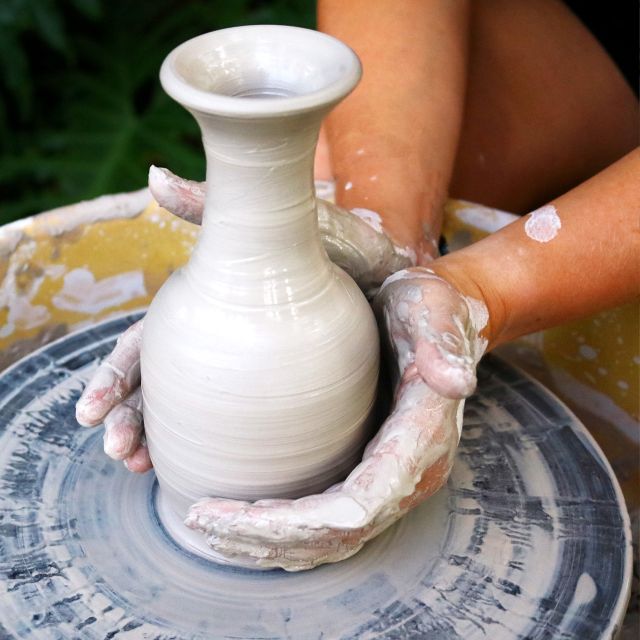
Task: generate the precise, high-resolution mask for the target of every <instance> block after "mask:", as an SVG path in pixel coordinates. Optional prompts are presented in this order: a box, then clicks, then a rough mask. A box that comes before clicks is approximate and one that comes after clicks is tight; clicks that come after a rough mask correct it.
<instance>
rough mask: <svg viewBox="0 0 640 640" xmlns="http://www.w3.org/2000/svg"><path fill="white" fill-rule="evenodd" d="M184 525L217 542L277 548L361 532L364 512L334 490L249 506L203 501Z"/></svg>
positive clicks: (242, 503)
mask: <svg viewBox="0 0 640 640" xmlns="http://www.w3.org/2000/svg"><path fill="white" fill-rule="evenodd" d="M185 524H186V525H187V526H188V527H190V528H192V529H198V530H200V531H203V532H205V533H207V534H209V535H214V536H215V537H216V538H219V539H221V540H222V539H227V538H228V539H234V540H237V539H245V540H253V541H256V542H258V541H259V542H260V543H261V544H269V545H272V546H278V545H281V544H283V543H284V542H286V543H288V544H292V543H295V542H304V543H305V544H307V545H309V544H314V543H317V542H319V541H320V540H321V539H322V538H324V537H325V536H326V535H327V533H328V532H330V531H341V532H344V531H349V530H355V529H361V528H362V527H363V526H365V525H366V524H367V513H366V511H365V510H364V509H363V508H362V506H361V505H359V504H358V503H357V501H356V500H354V499H353V498H351V497H350V496H346V495H344V493H342V492H340V491H337V492H333V493H329V494H319V495H314V496H309V497H306V498H300V499H298V500H288V501H280V500H278V501H271V500H268V501H258V502H255V503H253V504H251V503H247V502H241V501H235V500H226V499H222V498H207V499H205V500H201V501H199V502H197V503H196V504H194V505H193V506H192V507H191V509H190V510H189V514H188V516H187V519H186V520H185Z"/></svg>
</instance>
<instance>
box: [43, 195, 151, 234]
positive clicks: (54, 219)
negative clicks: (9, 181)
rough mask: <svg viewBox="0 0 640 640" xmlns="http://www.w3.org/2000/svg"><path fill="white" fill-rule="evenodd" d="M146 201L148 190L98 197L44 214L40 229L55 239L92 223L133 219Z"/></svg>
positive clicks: (148, 197) (145, 204) (144, 205)
mask: <svg viewBox="0 0 640 640" xmlns="http://www.w3.org/2000/svg"><path fill="white" fill-rule="evenodd" d="M150 201H151V194H150V193H149V190H148V189H140V190H139V191H132V192H130V193H118V194H115V195H106V196H100V197H99V198H94V199H93V200H86V201H84V202H78V203H77V204H72V205H68V206H65V207H59V208H57V209H52V210H51V211H47V212H46V215H45V216H44V217H43V218H42V220H43V226H44V228H45V229H46V231H47V232H48V233H49V234H51V235H52V236H57V235H61V234H63V233H66V232H68V231H72V230H73V229H76V228H77V227H80V226H83V225H88V224H91V223H93V222H100V221H104V220H115V219H120V218H135V217H136V216H138V215H139V214H140V213H142V211H143V210H144V209H145V207H146V206H147V205H148V204H149V202H150Z"/></svg>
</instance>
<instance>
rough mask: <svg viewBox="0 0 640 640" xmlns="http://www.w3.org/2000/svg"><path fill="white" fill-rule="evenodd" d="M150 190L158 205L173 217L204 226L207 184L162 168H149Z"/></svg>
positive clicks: (152, 166)
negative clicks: (187, 178) (203, 212)
mask: <svg viewBox="0 0 640 640" xmlns="http://www.w3.org/2000/svg"><path fill="white" fill-rule="evenodd" d="M149 189H150V191H151V195H152V196H153V197H154V198H155V199H156V200H157V201H158V204H159V205H160V206H161V207H163V208H165V209H167V210H168V211H170V212H171V213H173V215H175V216H178V217H179V218H182V219H183V220H186V221H187V222H191V223H193V224H202V211H203V209H204V198H205V194H206V182H195V181H194V180H185V179H184V178H181V177H180V176H177V175H175V174H174V173H171V171H169V169H164V168H162V167H155V166H154V165H151V166H150V167H149Z"/></svg>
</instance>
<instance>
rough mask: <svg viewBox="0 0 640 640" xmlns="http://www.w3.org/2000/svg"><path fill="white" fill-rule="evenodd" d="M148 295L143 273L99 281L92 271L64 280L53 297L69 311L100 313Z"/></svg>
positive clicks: (78, 272) (74, 273)
mask: <svg viewBox="0 0 640 640" xmlns="http://www.w3.org/2000/svg"><path fill="white" fill-rule="evenodd" d="M146 295H147V290H146V288H145V286H144V274H143V273H142V271H128V272H127V273H120V274H118V275H115V276H111V277H109V278H103V279H102V280H96V279H95V276H94V275H93V273H91V271H89V270H88V269H74V270H73V271H70V272H69V273H67V275H66V276H65V277H64V285H63V287H62V289H61V291H60V292H59V293H57V294H56V295H55V296H54V297H53V304H54V305H55V306H56V307H57V308H58V309H63V310H66V311H76V312H79V313H98V312H100V311H102V310H104V309H108V308H109V307H116V306H118V305H121V304H124V303H125V302H129V301H131V300H134V299H136V298H140V297H143V296H146Z"/></svg>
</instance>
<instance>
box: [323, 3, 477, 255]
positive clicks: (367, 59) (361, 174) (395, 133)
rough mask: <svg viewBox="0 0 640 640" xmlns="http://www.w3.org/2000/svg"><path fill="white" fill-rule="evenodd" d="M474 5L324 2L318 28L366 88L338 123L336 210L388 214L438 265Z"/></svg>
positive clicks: (391, 229) (334, 121)
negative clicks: (349, 51)
mask: <svg viewBox="0 0 640 640" xmlns="http://www.w3.org/2000/svg"><path fill="white" fill-rule="evenodd" d="M468 21H469V6H468V1H467V0H430V1H429V2H425V1H424V0H403V1H402V2H395V1H393V0H377V1H376V2H369V1H368V0H352V1H350V2H342V1H341V0H319V2H318V27H319V29H320V30H321V31H324V32H326V33H329V34H331V35H334V36H336V37H337V38H340V39H341V40H343V41H344V42H346V43H347V44H348V45H349V46H351V47H352V48H353V49H354V50H355V51H356V53H357V54H358V55H359V56H360V58H361V60H362V62H363V66H364V75H363V79H362V82H361V84H360V86H359V87H358V88H357V89H356V90H355V92H354V93H353V95H351V96H350V97H349V98H348V99H347V100H345V102H344V103H343V104H342V105H340V106H339V107H338V108H337V109H336V110H335V111H334V112H333V113H332V114H331V115H330V116H329V119H328V126H327V129H328V136H329V142H330V147H331V163H332V168H333V173H334V176H335V178H336V183H337V184H336V187H337V190H336V200H337V203H338V204H340V205H341V206H343V207H345V208H348V209H350V208H353V207H361V208H367V209H371V210H373V211H376V212H377V213H379V214H380V216H381V217H382V220H383V224H384V227H385V229H386V230H387V231H388V233H389V234H390V236H391V238H392V239H393V240H394V241H395V242H396V243H397V244H399V245H401V246H407V247H410V248H411V249H413V250H414V251H416V252H417V253H418V259H420V256H421V253H424V252H425V251H426V252H427V253H429V254H431V255H434V253H435V249H434V246H433V242H431V243H425V242H424V240H423V238H424V236H425V231H426V234H427V236H428V238H429V239H431V240H432V241H435V240H437V238H438V236H439V233H440V225H441V209H442V204H443V202H444V199H445V198H446V195H447V190H448V186H449V180H450V179H451V174H452V171H453V164H454V161H455V157H456V151H457V144H458V138H459V134H460V129H461V123H462V113H463V107H464V92H465V84H466V57H467V39H468V33H467V32H468Z"/></svg>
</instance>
